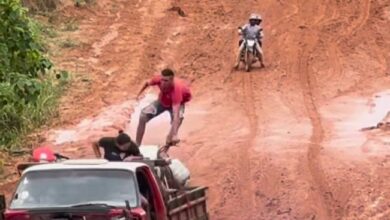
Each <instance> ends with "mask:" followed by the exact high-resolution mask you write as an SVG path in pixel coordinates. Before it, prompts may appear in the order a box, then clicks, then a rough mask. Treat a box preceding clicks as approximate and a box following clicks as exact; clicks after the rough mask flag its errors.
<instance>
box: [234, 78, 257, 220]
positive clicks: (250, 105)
mask: <svg viewBox="0 0 390 220" xmlns="http://www.w3.org/2000/svg"><path fill="white" fill-rule="evenodd" d="M253 74H254V73H253V72H251V73H246V75H245V76H243V77H242V78H243V79H242V81H243V85H242V90H243V92H244V94H243V96H244V100H243V104H244V111H245V113H246V116H247V117H248V120H249V129H250V131H249V134H248V137H247V141H246V142H244V144H243V146H242V147H241V148H240V154H239V170H240V174H239V176H240V179H239V182H240V192H241V193H240V195H241V197H242V200H243V201H245V200H246V201H248V203H242V209H243V210H248V211H247V215H249V216H247V218H246V219H248V220H249V219H254V216H255V215H254V214H255V210H254V207H256V206H257V205H256V203H257V201H256V197H255V190H254V186H253V180H252V170H251V158H250V154H249V151H250V149H251V147H252V146H253V144H254V143H253V142H254V141H255V138H256V135H257V133H258V131H259V127H258V115H257V113H256V112H257V107H256V106H257V105H258V103H256V97H255V94H254V88H253V86H254V79H253V77H252V75H253Z"/></svg>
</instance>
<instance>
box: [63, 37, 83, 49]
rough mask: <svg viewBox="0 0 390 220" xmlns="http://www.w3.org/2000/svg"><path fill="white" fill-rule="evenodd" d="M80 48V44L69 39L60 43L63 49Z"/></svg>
mask: <svg viewBox="0 0 390 220" xmlns="http://www.w3.org/2000/svg"><path fill="white" fill-rule="evenodd" d="M77 46H79V44H78V43H77V42H75V41H73V40H71V39H69V38H67V39H66V40H64V41H62V42H61V43H60V47H62V48H73V47H77Z"/></svg>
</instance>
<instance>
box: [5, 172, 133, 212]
mask: <svg viewBox="0 0 390 220" xmlns="http://www.w3.org/2000/svg"><path fill="white" fill-rule="evenodd" d="M126 200H128V201H129V204H130V206H131V207H137V206H138V197H137V191H136V184H135V180H134V175H133V173H131V172H129V171H124V170H123V171H122V170H51V171H33V172H29V173H26V175H24V177H23V178H22V179H21V181H20V183H19V185H18V188H17V190H16V193H15V196H14V198H13V199H12V202H11V206H10V207H11V208H12V209H26V208H28V209H33V208H55V207H69V206H77V205H80V204H81V205H82V204H85V203H86V204H92V203H93V204H95V203H96V204H104V205H108V206H115V207H124V206H126V202H125V201H126Z"/></svg>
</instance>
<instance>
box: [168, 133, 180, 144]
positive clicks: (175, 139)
mask: <svg viewBox="0 0 390 220" xmlns="http://www.w3.org/2000/svg"><path fill="white" fill-rule="evenodd" d="M179 141H180V140H179V138H178V137H177V135H171V134H169V135H168V136H167V141H166V145H176V144H177V143H179Z"/></svg>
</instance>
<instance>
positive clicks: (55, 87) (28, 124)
mask: <svg viewBox="0 0 390 220" xmlns="http://www.w3.org/2000/svg"><path fill="white" fill-rule="evenodd" d="M58 75H59V77H58ZM57 78H58V79H57ZM68 79H69V73H68V72H67V71H60V72H59V73H55V72H52V73H51V74H50V76H49V77H45V78H44V84H43V87H42V90H41V93H40V94H39V95H38V97H37V99H36V101H35V102H34V103H28V104H24V105H23V106H22V111H20V112H19V113H18V114H17V115H16V114H12V113H11V114H3V115H2V117H3V118H2V120H3V121H4V122H7V121H14V122H15V124H14V125H13V126H11V127H10V126H8V127H5V126H4V127H0V133H1V134H2V137H1V138H0V139H1V140H0V150H2V151H13V150H17V149H20V148H22V147H23V143H24V142H25V138H26V136H27V135H28V134H29V133H30V132H32V131H34V130H35V129H36V128H38V127H40V126H42V125H43V124H45V123H46V122H48V121H49V120H50V119H51V118H53V117H54V116H56V115H57V108H58V100H59V97H60V95H61V94H62V92H63V90H64V89H65V88H66V86H67V85H68Z"/></svg>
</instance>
